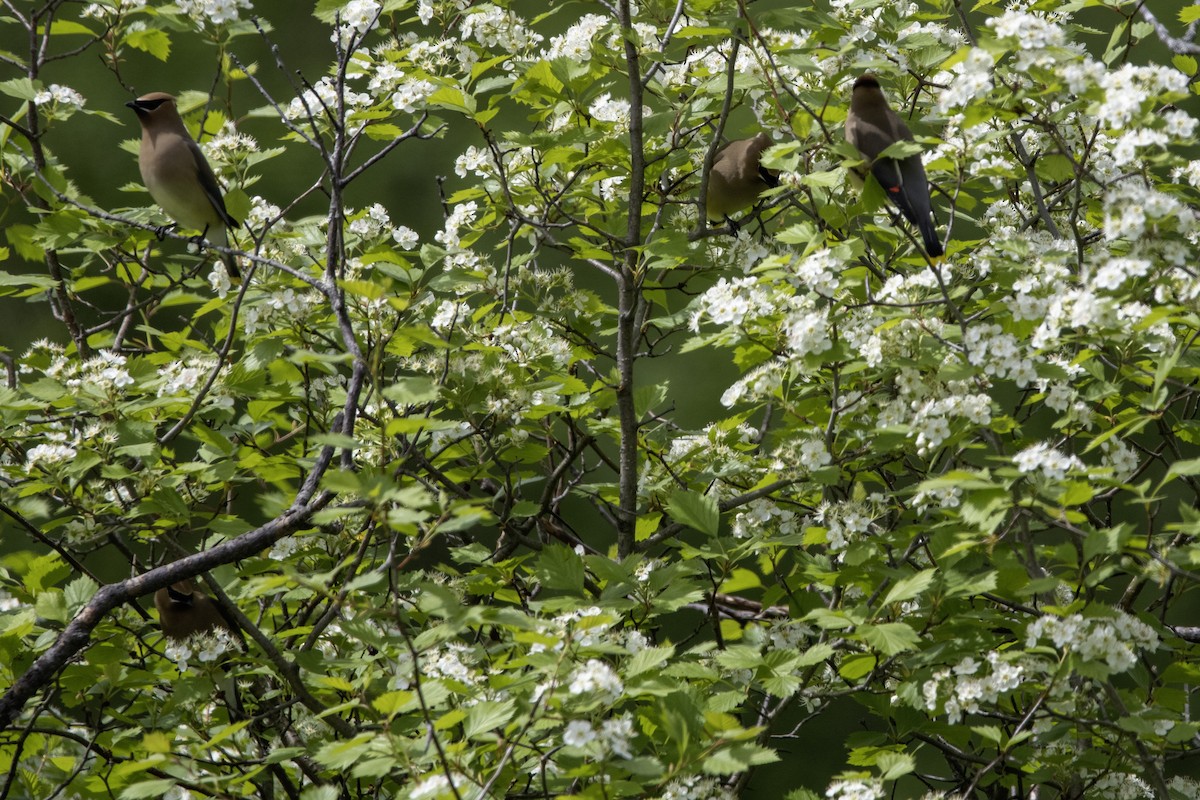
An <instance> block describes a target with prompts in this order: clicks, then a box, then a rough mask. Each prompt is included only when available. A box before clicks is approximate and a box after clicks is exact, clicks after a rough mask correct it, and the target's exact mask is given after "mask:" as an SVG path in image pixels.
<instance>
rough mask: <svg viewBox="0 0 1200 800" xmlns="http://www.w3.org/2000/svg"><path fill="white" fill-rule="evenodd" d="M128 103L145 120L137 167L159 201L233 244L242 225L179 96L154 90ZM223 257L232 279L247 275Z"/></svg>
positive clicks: (180, 218) (217, 240)
mask: <svg viewBox="0 0 1200 800" xmlns="http://www.w3.org/2000/svg"><path fill="white" fill-rule="evenodd" d="M125 105H127V106H129V107H130V108H132V109H133V112H134V113H135V114H137V116H138V121H139V122H141V123H142V146H141V150H140V151H139V152H138V168H139V169H140V170H141V173H142V182H143V183H145V184H146V188H147V189H149V190H150V196H151V197H153V198H154V202H156V203H158V204H159V205H160V206H162V210H163V211H165V212H167V216H169V217H171V218H172V219H173V220H175V221H176V222H177V223H179V224H180V225H182V226H183V227H184V228H189V229H192V230H197V231H201V232H202V233H203V234H204V236H205V238H207V239H208V240H209V241H210V242H212V243H213V244H215V245H219V246H221V247H228V246H229V234H228V229H229V228H236V227H238V222H237V220H235V219H234V218H233V217H231V216H229V212H228V211H226V210H225V200H224V198H223V197H222V196H221V187H220V186H219V185H218V184H217V178H216V176H215V175H213V171H212V167H210V166H209V165H208V161H206V160H205V158H204V154H203V153H202V152H200V146H199V145H197V144H196V142H195V140H194V139H192V137H191V135H190V134H189V133H188V132H187V128H186V127H184V124H183V120H182V119H180V117H179V110H178V109H177V108H176V107H175V98H174V97H172V96H171V95H169V94H165V93H163V92H153V93H151V94H147V95H142V96H141V97H139V98H138V99H137V100H130V101H129V102H128V103H126V104H125ZM221 260H222V261H224V262H225V269H226V270H227V271H228V272H229V276H230V277H231V278H240V277H241V276H242V273H241V271H240V270H239V269H238V265H237V260H236V259H235V258H234V257H233V256H232V255H229V254H228V253H222V254H221Z"/></svg>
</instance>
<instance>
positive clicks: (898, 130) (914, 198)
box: [846, 73, 943, 258]
mask: <svg viewBox="0 0 1200 800" xmlns="http://www.w3.org/2000/svg"><path fill="white" fill-rule="evenodd" d="M912 138H913V136H912V132H911V131H909V129H908V126H907V125H905V124H904V120H902V119H900V116H899V115H898V114H896V112H895V111H892V109H891V107H890V106H889V105H888V102H887V99H886V98H885V97H884V96H883V91H882V90H880V88H879V81H878V80H877V79H876V77H875V76H874V75H871V74H870V73H867V74H865V75H863V76H862V77H860V78H859V79H858V80H856V81H855V82H854V93H853V94H852V95H851V97H850V113H849V114H848V115H847V116H846V140H847V141H849V142H850V144H852V145H854V146H855V147H856V148H858V152H860V153H862V154H863V157H865V158H866V159H867V160H868V161H869V162H870V164H871V174H872V175H874V176H875V180H877V181H879V185H880V186H882V187H883V188H884V191H886V192H887V195H888V197H890V198H891V199H892V202H894V203H895V204H896V205H897V206H898V207H899V208H900V211H901V213H903V214H904V217H905V218H906V219H907V220H908V221H909V222H911V223H912V224H914V225H916V226H917V229H918V230H920V232H921V240H922V241H923V242H924V243H925V252H926V253H928V254H929V257H930V258H937V257H938V256H940V255H942V253H943V250H942V243H941V240H940V239H939V238H938V233H937V228H935V227H934V223H933V209H932V208H931V207H930V204H929V181H928V180H927V179H926V177H925V166H924V165H923V164H922V163H921V156H920V155H911V156H906V157H904V158H900V159H896V158H880V157H879V154H880V153H882V152H883V151H884V150H886V149H887V148H888V146H889V145H892V144H894V143H895V142H898V141H900V140H902V139H906V140H908V141H912Z"/></svg>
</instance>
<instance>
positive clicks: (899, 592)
mask: <svg viewBox="0 0 1200 800" xmlns="http://www.w3.org/2000/svg"><path fill="white" fill-rule="evenodd" d="M936 576H937V570H936V569H923V570H921V571H920V572H918V573H917V574H915V575H909V576H908V577H907V578H902V579H900V580H898V581H896V582H895V583H894V584H893V585H892V588H891V589H889V590H888V593H887V596H886V597H884V598H883V604H884V605H885V606H886V605H891V604H892V603H901V602H903V601H905V600H911V599H912V598H914V597H917V596H918V595H920V594H921V593H923V592H924V591H925V590H926V589H928V588H929V587H930V585H932V584H933V579H934V577H936Z"/></svg>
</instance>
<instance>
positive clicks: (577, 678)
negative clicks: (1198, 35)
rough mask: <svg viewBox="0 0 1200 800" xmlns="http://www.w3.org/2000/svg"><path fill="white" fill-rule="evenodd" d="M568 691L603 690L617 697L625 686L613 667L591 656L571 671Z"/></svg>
mask: <svg viewBox="0 0 1200 800" xmlns="http://www.w3.org/2000/svg"><path fill="white" fill-rule="evenodd" d="M567 691H569V692H570V693H571V694H588V693H591V692H602V693H604V694H607V695H608V696H609V697H610V698H612V699H615V698H617V697H618V696H620V694H621V692H623V691H625V686H624V684H622V683H621V679H620V678H619V677H618V676H617V673H616V672H614V671H613V669H612V667H610V666H608V664H605V663H604V662H603V661H600V660H599V659H596V658H590V659H588V662H587V663H586V664H584V665H583V666H581V667H578V668H576V670H575V671H574V672H573V673H571V680H570V683H569V684H568V685H567Z"/></svg>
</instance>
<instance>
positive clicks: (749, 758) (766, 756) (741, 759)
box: [704, 742, 779, 775]
mask: <svg viewBox="0 0 1200 800" xmlns="http://www.w3.org/2000/svg"><path fill="white" fill-rule="evenodd" d="M778 760H779V754H778V753H776V752H775V751H774V750H771V749H770V748H767V747H763V746H762V745H758V744H754V743H753V742H738V743H737V744H732V745H729V746H728V747H722V748H721V749H719V750H717V751H716V752H715V753H713V754H711V755H709V756H708V757H707V758H705V759H704V771H705V772H706V773H708V774H709V775H732V774H734V773H736V772H745V771H746V770H748V769H749V768H750V767H756V766H761V765H762V764H773V763H775V762H776V761H778Z"/></svg>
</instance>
